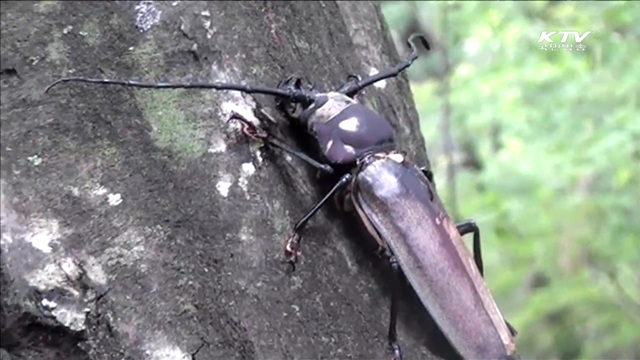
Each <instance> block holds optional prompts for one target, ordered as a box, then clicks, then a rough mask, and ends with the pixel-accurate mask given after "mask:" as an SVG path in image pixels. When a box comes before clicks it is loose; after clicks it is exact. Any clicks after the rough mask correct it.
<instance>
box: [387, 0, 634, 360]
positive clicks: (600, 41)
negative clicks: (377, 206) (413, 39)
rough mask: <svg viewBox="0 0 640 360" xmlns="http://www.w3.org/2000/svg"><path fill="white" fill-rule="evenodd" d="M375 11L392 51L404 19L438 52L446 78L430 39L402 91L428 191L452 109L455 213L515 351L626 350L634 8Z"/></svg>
mask: <svg viewBox="0 0 640 360" xmlns="http://www.w3.org/2000/svg"><path fill="white" fill-rule="evenodd" d="M382 7H383V12H384V14H385V17H386V19H387V21H388V23H389V26H390V28H391V30H392V32H393V33H394V36H395V38H396V39H397V40H398V46H402V47H404V46H405V45H404V39H403V38H402V37H405V36H406V35H408V32H409V31H413V30H415V27H416V24H417V26H418V27H419V28H421V30H422V31H426V32H428V33H431V34H433V36H434V37H435V39H437V42H438V43H440V44H441V45H442V46H444V47H446V50H447V53H448V54H447V57H448V61H449V63H450V71H449V72H448V73H446V72H445V71H446V70H445V69H446V67H445V66H444V60H443V59H444V58H443V53H442V47H436V48H435V49H434V50H433V51H432V52H431V53H429V54H427V55H423V57H425V58H426V59H419V60H418V61H416V65H415V67H414V68H413V69H411V70H412V71H410V72H409V75H410V78H411V79H412V89H413V94H414V98H415V102H416V106H417V108H418V111H419V113H420V118H421V122H422V123H421V125H422V129H423V132H424V136H425V140H426V142H427V150H428V153H429V155H430V159H431V161H432V163H433V166H434V171H435V173H436V181H437V183H438V190H439V192H440V193H441V194H447V193H448V188H450V187H451V185H452V184H451V183H447V180H448V179H446V178H445V177H444V174H445V173H446V167H447V166H448V164H447V161H446V159H447V157H446V156H445V155H447V154H445V153H444V151H443V149H444V145H445V144H444V140H443V139H446V137H445V136H444V134H443V133H442V131H441V127H440V124H441V122H442V121H443V120H442V110H441V108H442V105H443V101H444V99H445V97H446V98H448V101H449V102H450V106H451V116H450V118H449V119H448V121H449V122H450V127H451V132H452V134H451V135H452V137H453V141H454V145H455V150H454V153H453V154H452V155H453V159H454V163H455V164H454V165H455V167H456V171H457V173H456V177H455V182H456V187H455V188H456V191H457V194H456V200H457V201H456V203H457V208H458V210H459V211H458V212H459V213H460V214H461V217H463V218H474V219H475V220H476V221H477V222H478V224H479V226H480V228H481V233H482V237H483V247H484V249H485V250H484V252H483V255H484V258H485V269H486V275H487V283H488V285H489V287H490V288H491V289H492V291H493V293H494V295H495V297H496V299H497V301H498V303H499V306H500V308H501V310H502V312H503V315H504V316H505V318H507V319H509V321H510V322H511V323H513V324H514V326H515V327H516V328H517V329H518V330H519V331H520V334H519V335H518V337H517V343H518V346H519V349H520V351H521V352H522V353H523V354H524V355H525V357H527V358H539V359H554V358H555V359H575V358H582V359H587V358H588V359H629V358H640V275H639V273H638V268H639V265H638V264H640V185H639V184H640V180H638V179H639V178H640V105H639V101H640V86H639V85H638V82H639V79H640V45H639V44H640V22H639V21H638V19H640V4H638V3H636V2H544V1H536V2H382ZM543 31H579V32H580V33H581V34H582V33H584V32H585V31H592V33H591V34H590V35H589V36H588V37H587V38H586V39H585V40H584V41H583V42H582V44H584V45H586V49H585V50H584V51H577V50H576V49H575V48H574V49H573V50H572V51H565V50H560V51H550V50H547V51H545V50H540V49H539V48H538V43H537V41H538V39H539V37H540V34H541V32H543ZM560 38H561V36H558V37H557V38H555V37H554V40H555V41H556V43H558V42H559V39H560ZM572 38H573V37H571V39H569V40H568V43H571V44H574V46H575V45H577V44H576V43H575V41H574V40H573V39H572ZM447 77H448V81H449V84H450V90H449V92H448V93H445V94H443V92H442V91H441V81H442V79H443V78H447ZM470 158H473V159H477V161H476V162H479V165H480V166H477V167H475V168H472V167H469V166H465V164H467V163H468V161H467V160H468V159H470ZM445 201H446V203H447V204H448V206H449V207H452V206H453V201H455V200H454V199H447V198H446V196H445Z"/></svg>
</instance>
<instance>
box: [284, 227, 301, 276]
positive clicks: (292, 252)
mask: <svg viewBox="0 0 640 360" xmlns="http://www.w3.org/2000/svg"><path fill="white" fill-rule="evenodd" d="M301 254H302V252H301V251H300V235H299V234H298V233H297V232H294V233H293V234H292V235H291V236H290V237H289V239H288V240H287V245H286V246H285V248H284V256H285V257H286V260H287V262H288V263H289V265H291V267H292V271H295V269H296V262H297V261H298V256H300V255H301Z"/></svg>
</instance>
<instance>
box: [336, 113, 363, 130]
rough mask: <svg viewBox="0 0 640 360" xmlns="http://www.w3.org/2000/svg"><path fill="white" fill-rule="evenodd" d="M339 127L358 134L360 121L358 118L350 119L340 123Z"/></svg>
mask: <svg viewBox="0 0 640 360" xmlns="http://www.w3.org/2000/svg"><path fill="white" fill-rule="evenodd" d="M338 127H340V129H342V130H344V131H351V132H356V131H358V128H359V127H360V120H358V118H357V117H355V116H353V117H350V118H348V119H344V120H342V121H340V123H339V124H338Z"/></svg>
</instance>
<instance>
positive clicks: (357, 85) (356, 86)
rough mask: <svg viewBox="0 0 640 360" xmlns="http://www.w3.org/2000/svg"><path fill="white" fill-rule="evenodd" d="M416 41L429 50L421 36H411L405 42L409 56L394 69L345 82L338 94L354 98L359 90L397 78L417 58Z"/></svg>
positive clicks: (427, 44)
mask: <svg viewBox="0 0 640 360" xmlns="http://www.w3.org/2000/svg"><path fill="white" fill-rule="evenodd" d="M416 39H420V41H421V42H422V45H423V46H424V47H425V48H426V49H427V50H430V47H429V43H428V42H427V39H426V38H425V37H424V36H423V35H421V34H413V35H411V36H410V37H409V40H407V43H408V44H409V47H411V53H410V54H409V56H408V57H407V59H406V60H404V61H401V62H400V63H398V64H397V65H396V66H394V67H391V68H388V69H385V70H382V71H380V72H379V73H377V74H375V75H372V76H368V77H366V78H364V79H361V80H356V81H351V80H350V81H347V82H346V83H345V84H344V85H342V86H341V87H340V88H339V90H338V92H340V93H342V94H345V95H347V96H349V97H354V96H355V95H356V94H357V93H358V92H359V91H360V90H362V89H364V88H365V87H367V86H369V85H372V84H374V83H376V82H378V81H380V80H384V79H387V78H390V77H395V76H398V74H400V72H402V71H403V70H405V69H406V68H408V67H409V66H411V64H412V63H413V62H414V61H415V60H416V59H417V58H418V48H417V47H416V45H415V40H416Z"/></svg>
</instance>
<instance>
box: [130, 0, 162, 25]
mask: <svg viewBox="0 0 640 360" xmlns="http://www.w3.org/2000/svg"><path fill="white" fill-rule="evenodd" d="M135 10H136V27H137V28H139V29H140V31H142V32H144V31H147V30H149V29H151V27H152V26H153V25H155V24H157V23H158V22H159V21H160V14H161V13H162V12H161V11H160V10H158V8H157V7H156V5H155V4H154V3H153V1H141V2H140V3H139V4H138V5H136V7H135Z"/></svg>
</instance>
